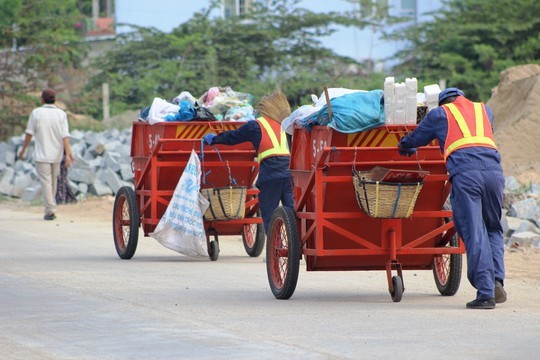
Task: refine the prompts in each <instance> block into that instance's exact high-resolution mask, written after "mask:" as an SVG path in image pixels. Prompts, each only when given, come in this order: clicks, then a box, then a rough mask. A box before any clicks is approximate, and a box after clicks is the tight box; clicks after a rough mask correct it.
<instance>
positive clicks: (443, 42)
mask: <svg viewBox="0 0 540 360" xmlns="http://www.w3.org/2000/svg"><path fill="white" fill-rule="evenodd" d="M539 13H540V2H538V1H536V0H499V1H483V0H446V1H444V2H443V8H442V9H441V10H440V11H439V12H437V14H433V15H434V17H433V20H431V21H428V22H423V23H420V24H417V25H411V26H408V27H406V28H405V29H400V30H398V31H395V32H393V33H391V34H388V37H389V38H391V39H397V40H401V41H407V42H408V46H407V48H405V49H404V50H402V51H400V52H398V53H397V55H396V56H397V58H398V59H399V61H400V64H399V65H398V66H397V67H396V69H395V71H396V72H397V73H404V74H415V75H416V76H417V77H420V78H422V79H424V80H427V81H432V82H438V80H439V79H445V80H446V81H447V83H446V84H447V86H454V87H459V88H461V89H463V90H464V91H465V92H466V94H467V95H468V96H469V97H472V98H474V99H478V100H483V101H486V100H487V99H489V97H490V95H491V89H492V88H493V87H494V86H496V85H497V83H498V81H499V73H500V72H501V71H502V70H504V69H506V68H508V67H510V66H514V65H519V64H526V63H538V62H539V60H538V59H540V38H538V34H539V33H540V18H538V16H534V15H533V14H539Z"/></svg>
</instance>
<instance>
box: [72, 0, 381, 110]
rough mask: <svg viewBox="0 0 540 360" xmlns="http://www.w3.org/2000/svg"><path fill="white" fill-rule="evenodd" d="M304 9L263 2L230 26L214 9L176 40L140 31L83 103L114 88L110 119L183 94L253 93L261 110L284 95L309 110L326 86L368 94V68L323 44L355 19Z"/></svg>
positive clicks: (180, 30)
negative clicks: (270, 98) (262, 102)
mask: <svg viewBox="0 0 540 360" xmlns="http://www.w3.org/2000/svg"><path fill="white" fill-rule="evenodd" d="M299 3H300V1H299V0H271V1H259V2H255V3H254V6H253V11H252V12H251V13H250V14H248V15H246V16H243V17H234V18H230V19H227V20H223V19H212V18H211V17H210V15H209V14H210V12H211V10H212V7H211V8H209V9H207V10H203V11H202V12H200V13H197V14H195V15H194V16H193V18H192V19H191V20H189V21H188V22H186V23H184V24H181V25H179V26H178V27H177V28H176V29H174V30H173V31H172V32H171V33H170V34H166V33H162V32H159V31H157V30H156V29H145V28H137V29H136V30H137V31H136V32H134V33H130V34H125V35H122V36H121V37H120V38H119V41H118V46H117V47H115V49H114V50H113V51H111V52H110V53H109V54H107V55H106V56H104V57H103V58H101V59H99V60H98V63H97V64H96V65H95V67H96V68H98V69H101V70H102V71H101V72H100V73H99V74H97V75H96V76H94V78H93V79H92V80H91V81H90V83H89V84H88V86H87V87H86V92H87V93H86V94H85V95H84V96H82V97H81V99H98V98H99V91H100V89H101V83H102V82H108V83H109V86H110V89H111V91H110V97H111V111H112V113H113V114H117V113H119V112H122V111H124V110H126V109H137V108H142V107H145V106H148V105H150V103H151V102H152V100H153V98H154V97H161V98H166V99H171V98H173V97H174V96H176V95H177V94H178V93H180V92H181V91H189V92H190V93H191V94H192V95H193V96H195V97H198V96H200V95H202V94H203V93H204V92H206V91H207V90H208V89H209V88H210V87H212V86H231V87H232V88H233V89H234V90H236V91H241V92H249V93H251V94H253V95H254V97H255V102H257V101H258V99H259V98H260V97H261V96H263V95H265V94H267V93H269V92H271V91H273V90H274V89H275V88H276V87H280V88H282V90H283V91H284V92H285V93H286V94H287V95H288V97H289V100H290V101H291V103H292V105H293V106H294V105H300V104H301V103H306V102H309V101H310V100H309V95H310V94H312V93H315V94H320V92H321V91H322V89H323V87H324V86H329V87H336V86H349V87H354V88H363V85H364V84H365V83H366V82H368V81H370V80H369V79H368V80H366V76H364V75H363V74H364V73H365V72H364V69H363V68H362V66H361V65H360V64H357V63H356V62H355V61H354V60H352V59H349V58H344V57H341V56H339V55H336V54H335V53H333V52H332V51H331V50H329V49H326V48H324V47H322V46H321V43H320V40H319V39H320V37H322V36H327V35H330V34H332V33H333V32H334V31H335V28H334V27H333V25H334V24H344V23H346V22H348V21H350V19H349V18H348V17H347V16H346V15H342V14H336V13H327V14H318V13H314V12H311V11H309V10H307V9H303V8H300V7H299V6H298V4H299ZM219 4H220V2H219V1H215V2H214V3H213V4H212V6H219ZM355 24H356V25H358V26H362V24H364V23H361V24H360V25H359V23H358V22H356V23H355ZM351 65H352V66H353V67H352V71H351V68H350V66H351ZM381 86H382V81H380V82H379V84H378V88H380V87H381ZM80 109H81V110H83V109H84V110H85V112H86V113H91V114H92V115H94V116H96V117H98V116H99V111H100V109H99V107H98V106H96V103H95V102H94V100H91V101H85V102H84V103H81V104H80Z"/></svg>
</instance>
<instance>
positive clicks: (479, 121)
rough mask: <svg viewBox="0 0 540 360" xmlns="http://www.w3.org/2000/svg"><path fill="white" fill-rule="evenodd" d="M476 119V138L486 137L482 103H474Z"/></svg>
mask: <svg viewBox="0 0 540 360" xmlns="http://www.w3.org/2000/svg"><path fill="white" fill-rule="evenodd" d="M474 118H475V120H476V136H484V114H483V113H482V104H480V103H474Z"/></svg>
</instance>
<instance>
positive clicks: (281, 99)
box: [257, 90, 291, 123]
mask: <svg viewBox="0 0 540 360" xmlns="http://www.w3.org/2000/svg"><path fill="white" fill-rule="evenodd" d="M257 110H258V111H259V114H260V115H262V116H264V117H267V118H270V119H273V120H275V121H277V122H279V123H281V122H282V121H283V120H285V118H287V117H288V116H289V115H291V105H290V104H289V101H287V97H286V96H285V95H284V94H283V93H282V92H281V91H280V90H276V91H274V92H273V93H271V94H269V95H266V96H264V97H263V98H262V99H261V101H260V102H259V105H257Z"/></svg>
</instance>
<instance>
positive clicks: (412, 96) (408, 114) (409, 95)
mask: <svg viewBox="0 0 540 360" xmlns="http://www.w3.org/2000/svg"><path fill="white" fill-rule="evenodd" d="M405 90H406V97H405V123H406V124H407V125H414V124H416V107H417V101H416V94H417V92H418V81H417V80H416V78H407V79H405Z"/></svg>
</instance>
